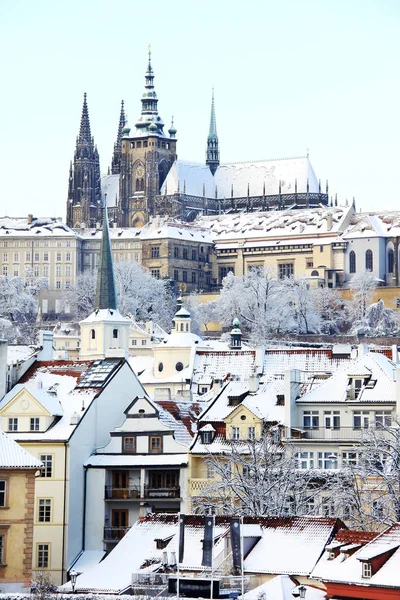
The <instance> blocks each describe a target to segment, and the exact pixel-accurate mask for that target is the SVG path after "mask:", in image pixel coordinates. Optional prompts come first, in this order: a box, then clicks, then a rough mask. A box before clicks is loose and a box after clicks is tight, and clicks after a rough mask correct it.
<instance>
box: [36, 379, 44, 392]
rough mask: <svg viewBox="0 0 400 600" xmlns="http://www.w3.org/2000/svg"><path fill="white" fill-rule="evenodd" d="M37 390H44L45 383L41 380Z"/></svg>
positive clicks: (38, 382)
mask: <svg viewBox="0 0 400 600" xmlns="http://www.w3.org/2000/svg"><path fill="white" fill-rule="evenodd" d="M37 389H38V390H42V389H43V381H42V380H41V379H38V381H37Z"/></svg>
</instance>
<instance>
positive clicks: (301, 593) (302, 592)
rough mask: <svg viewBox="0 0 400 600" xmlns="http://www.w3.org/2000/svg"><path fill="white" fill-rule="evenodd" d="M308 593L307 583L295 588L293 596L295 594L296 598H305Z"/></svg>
mask: <svg viewBox="0 0 400 600" xmlns="http://www.w3.org/2000/svg"><path fill="white" fill-rule="evenodd" d="M306 593H307V588H306V586H305V585H303V584H302V585H299V586H297V587H296V588H294V590H293V592H292V596H294V597H295V598H305V597H306Z"/></svg>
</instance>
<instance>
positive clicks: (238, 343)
mask: <svg viewBox="0 0 400 600" xmlns="http://www.w3.org/2000/svg"><path fill="white" fill-rule="evenodd" d="M230 336H231V341H230V348H231V349H232V350H241V349H242V330H241V329H240V321H239V319H238V317H237V316H236V317H235V318H234V319H233V321H232V329H231V333H230Z"/></svg>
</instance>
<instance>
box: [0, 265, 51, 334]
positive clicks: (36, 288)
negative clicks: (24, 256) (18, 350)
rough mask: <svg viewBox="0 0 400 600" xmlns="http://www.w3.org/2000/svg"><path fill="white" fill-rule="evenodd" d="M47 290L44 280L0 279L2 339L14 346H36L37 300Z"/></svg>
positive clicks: (32, 278)
mask: <svg viewBox="0 0 400 600" xmlns="http://www.w3.org/2000/svg"><path fill="white" fill-rule="evenodd" d="M46 287H47V280H46V279H45V278H40V277H34V276H33V273H32V272H31V270H28V271H27V278H26V279H23V278H22V277H7V276H3V277H0V336H1V337H2V338H4V339H7V340H8V341H9V342H13V343H16V342H17V343H27V344H30V343H33V342H34V341H35V337H36V331H35V329H34V324H35V320H36V316H37V312H38V301H37V297H38V295H39V293H40V291H41V290H42V289H45V288H46Z"/></svg>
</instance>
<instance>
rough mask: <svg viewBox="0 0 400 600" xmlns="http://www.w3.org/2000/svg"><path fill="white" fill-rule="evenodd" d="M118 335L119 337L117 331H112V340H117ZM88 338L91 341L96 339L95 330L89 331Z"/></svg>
mask: <svg viewBox="0 0 400 600" xmlns="http://www.w3.org/2000/svg"><path fill="white" fill-rule="evenodd" d="M118 335H119V330H118V329H113V331H112V336H113V339H114V340H117V339H118ZM90 337H91V339H92V340H95V339H96V330H95V329H91V330H90Z"/></svg>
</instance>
